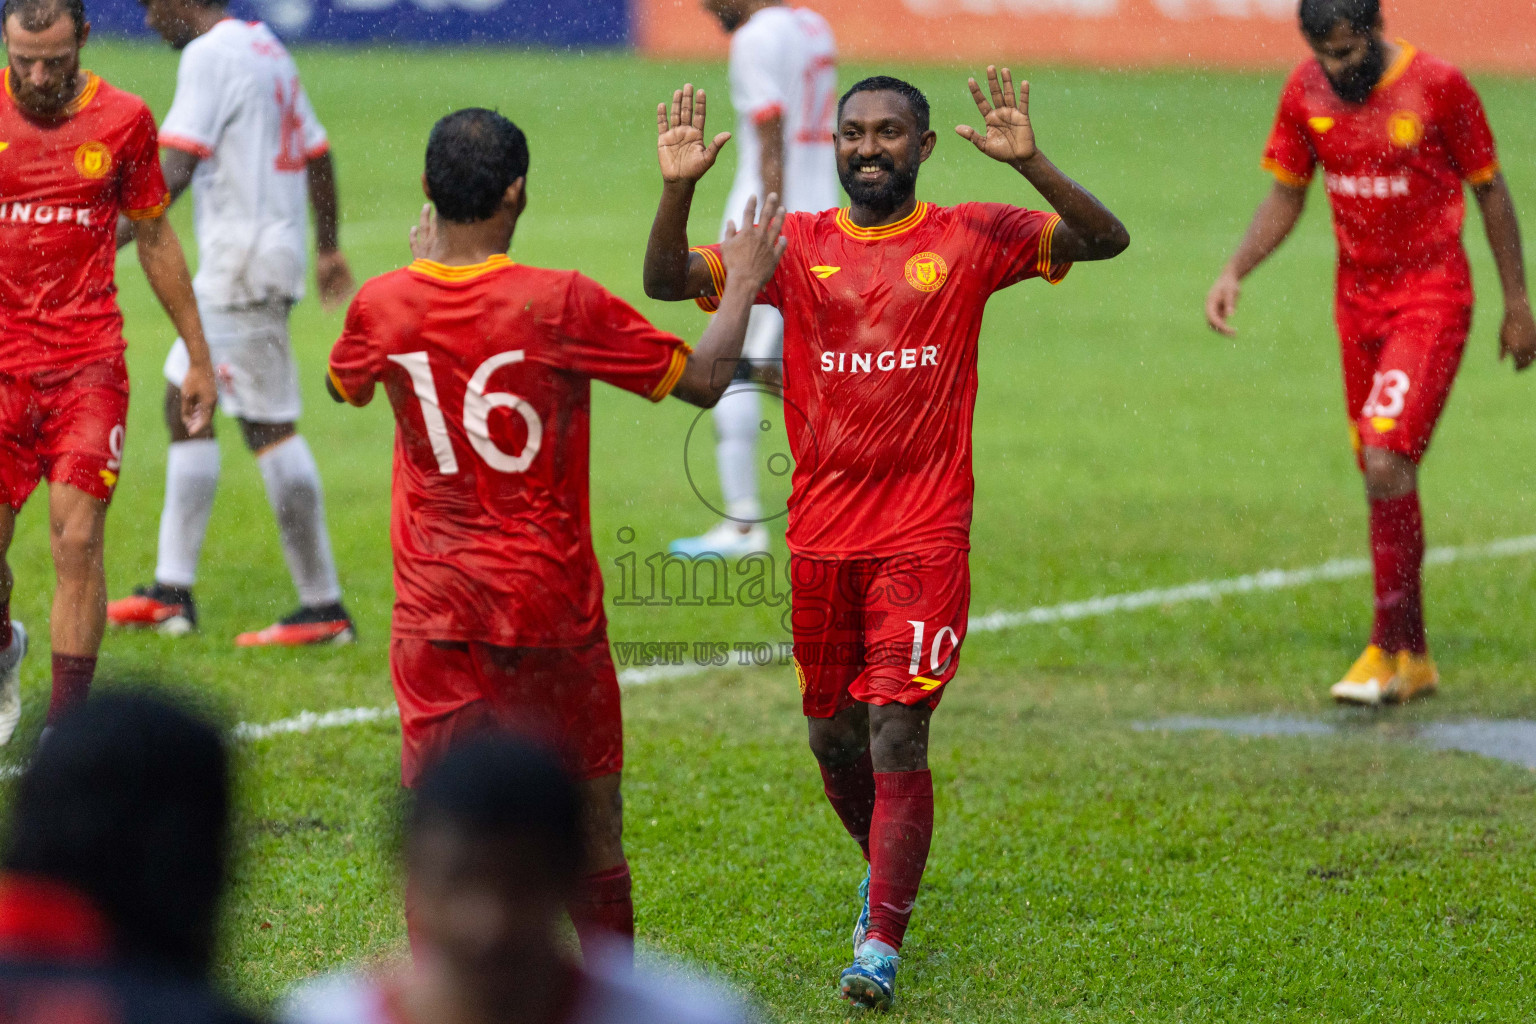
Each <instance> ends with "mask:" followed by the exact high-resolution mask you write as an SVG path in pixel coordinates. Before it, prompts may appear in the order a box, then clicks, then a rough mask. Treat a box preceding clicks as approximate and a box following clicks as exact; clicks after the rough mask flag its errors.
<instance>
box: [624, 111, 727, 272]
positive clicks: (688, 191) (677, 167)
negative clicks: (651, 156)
mask: <svg viewBox="0 0 1536 1024" xmlns="http://www.w3.org/2000/svg"><path fill="white" fill-rule="evenodd" d="M656 132H657V138H656V155H657V158H658V160H659V161H660V163H661V181H662V186H661V204H660V205H659V206H658V207H657V209H656V220H655V222H654V223H653V224H652V225H651V237H650V241H649V242H647V243H646V247H645V294H647V295H649V296H650V297H651V298H653V299H662V300H665V301H678V300H681V299H697V298H701V297H703V296H709V295H714V294H715V280H714V277H713V276H712V275H711V274H710V272H709V265H708V264H707V263H705V262H704V258H703V257H702V256H700V255H699V254H698V253H691V252H689V251H688V211H689V210H690V209H691V208H692V207H693V193H694V188H695V187H696V186H697V185H698V183H699V179H700V178H702V177H704V175H705V174H706V173H708V171H709V169H710V168H711V167H713V166H714V165H715V158H716V157H718V156H719V155H720V147H722V146H724V145H725V144H726V143H727V142H729V141H730V138H731V133H730V132H721V133H720V134H719V135H716V136H715V137H714V140H713V141H711V142H709V143H707V144H706V143H705V141H704V90H703V89H700V90H699V91H698V94H697V95H695V94H694V91H693V86H692V85H685V86H683V87H682V88H681V89H679V90H677V91H676V92H674V93H673V94H672V105H671V107H668V106H667V104H665V103H661V104H658V105H657V107H656Z"/></svg>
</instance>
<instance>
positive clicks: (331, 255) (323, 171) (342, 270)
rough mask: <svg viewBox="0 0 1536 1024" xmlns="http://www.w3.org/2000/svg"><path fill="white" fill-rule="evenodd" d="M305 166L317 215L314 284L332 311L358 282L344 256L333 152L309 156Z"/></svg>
mask: <svg viewBox="0 0 1536 1024" xmlns="http://www.w3.org/2000/svg"><path fill="white" fill-rule="evenodd" d="M305 167H306V169H307V170H308V172H309V208H310V209H311V210H312V211H313V212H314V215H315V282H316V284H318V285H319V287H320V306H321V308H322V309H324V310H326V311H327V312H330V311H332V310H335V309H337V308H339V307H340V306H341V305H342V303H344V302H346V301H347V299H348V298H350V297H351V295H352V292H353V291H355V290H356V288H357V283H356V281H354V280H353V277H352V268H351V267H350V266H348V265H347V258H346V257H345V256H343V255H342V254H341V239H340V231H341V228H340V225H341V202H340V200H339V199H338V198H337V195H336V166H335V164H334V163H333V162H332V161H331V153H330V150H326V151H325V152H323V153H320V154H318V155H316V156H312V157H310V158H309V160H308V161H307V162H306V164H305Z"/></svg>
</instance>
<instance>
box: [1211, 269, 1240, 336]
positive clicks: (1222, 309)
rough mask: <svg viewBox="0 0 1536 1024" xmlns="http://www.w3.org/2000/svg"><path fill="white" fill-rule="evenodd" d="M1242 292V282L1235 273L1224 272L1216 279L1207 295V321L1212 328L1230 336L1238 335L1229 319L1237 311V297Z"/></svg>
mask: <svg viewBox="0 0 1536 1024" xmlns="http://www.w3.org/2000/svg"><path fill="white" fill-rule="evenodd" d="M1242 293H1243V286H1242V283H1241V282H1240V281H1238V279H1237V277H1236V276H1234V275H1233V274H1229V273H1224V274H1222V275H1221V276H1220V277H1218V278H1217V279H1216V283H1215V284H1213V285H1211V290H1210V293H1209V294H1207V295H1206V297H1205V322H1206V323H1208V324H1210V325H1211V330H1213V331H1215V332H1216V333H1218V334H1223V335H1226V336H1227V337H1228V338H1231V337H1235V336H1236V334H1237V331H1236V330H1235V329H1233V327H1232V325H1231V324H1230V323H1228V322H1227V321H1228V320H1230V319H1231V318H1232V314H1233V313H1236V312H1237V299H1238V296H1240V295H1241V294H1242Z"/></svg>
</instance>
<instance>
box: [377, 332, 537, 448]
mask: <svg viewBox="0 0 1536 1024" xmlns="http://www.w3.org/2000/svg"><path fill="white" fill-rule="evenodd" d="M389 361H390V362H392V363H397V364H399V366H400V367H401V368H402V369H404V370H405V372H406V373H408V374H410V377H411V388H412V390H413V391H415V392H416V399H417V401H419V402H421V419H422V422H423V423H425V424H426V426H427V438H428V440H430V441H431V442H432V454H433V455H434V456H436V458H437V468H438V469H439V470H441V471H442V474H443V475H444V476H453V475H454V474H455V473H457V472H458V471H459V460H458V457H457V456H455V455H454V453H453V441H452V440H451V439H450V438H449V436H448V421H447V420H446V419H445V418H444V416H443V406H442V403H441V402H440V401H439V400H438V397H437V383H436V381H434V380H433V379H432V364H431V363H430V362H428V361H427V354H426V353H425V352H406V353H404V354H402V355H394V356H390V357H389ZM522 361H523V350H522V349H516V350H515V351H512V352H502V353H499V354H497V355H494V356H491V358H489V359H487V360H486V361H485V362H483V363H481V364H480V365H479V367H477V368H476V369H475V372H474V375H473V376H472V377H470V378H469V384H468V385H467V386H466V387H465V389H464V433H465V434H466V435H468V437H469V444H470V447H471V448H473V449H474V450H475V453H476V454H477V455H479V456H480V458H482V459H484V460H485V464H486V465H487V466H490V467H491V468H492V469H494V470H496V471H497V472H499V473H525V472H527V471H528V467H529V466H531V465H533V460H534V458H535V457H537V456H538V454H539V448H540V446H541V445H542V444H543V443H544V424H543V422H542V421H541V420H540V419H539V414H538V412H537V411H536V410H535V409H534V408H533V406H531V405H529V404H528V402H527V400H526V399H524V398H523V397H522V396H521V395H514V394H513V393H512V392H510V391H491V392H487V391H486V390H485V386H486V385H487V384H489V383H490V381H491V374H493V373H495V372H496V371H497V370H499V369H501V368H502V367H503V366H510V365H512V364H513V363H520V362H522ZM492 409H512V410H515V411H516V412H517V414H518V415H519V416H521V417H522V418H523V423H525V424H526V425H527V427H528V440H527V441H526V442H524V443H523V450H522V451H521V452H519V453H517V454H516V455H513V454H511V453H509V452H506V451H503V450H502V449H501V448H500V447H498V446H497V444H496V442H495V441H493V440H491V432H490V419H491V410H492Z"/></svg>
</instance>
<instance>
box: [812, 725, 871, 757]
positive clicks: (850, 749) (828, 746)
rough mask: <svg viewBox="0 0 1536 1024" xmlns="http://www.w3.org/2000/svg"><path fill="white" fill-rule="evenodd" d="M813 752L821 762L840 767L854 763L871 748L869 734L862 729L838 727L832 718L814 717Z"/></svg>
mask: <svg viewBox="0 0 1536 1024" xmlns="http://www.w3.org/2000/svg"><path fill="white" fill-rule="evenodd" d="M810 722H811V734H810V740H811V753H812V755H814V756H815V758H816V760H817V762H818V763H820V764H824V765H826V766H827V767H829V768H838V767H841V766H843V765H847V764H852V763H853V762H855V761H857V760H858V759H859V758H861V757H863V756H864V752H865V751H866V750H868V749H869V734H868V732H867V731H865V730H862V729H857V730H856V729H846V728H838V727H837V726H836V723H834V722H833V721H832V720H831V719H819V718H813V719H811V720H810Z"/></svg>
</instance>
